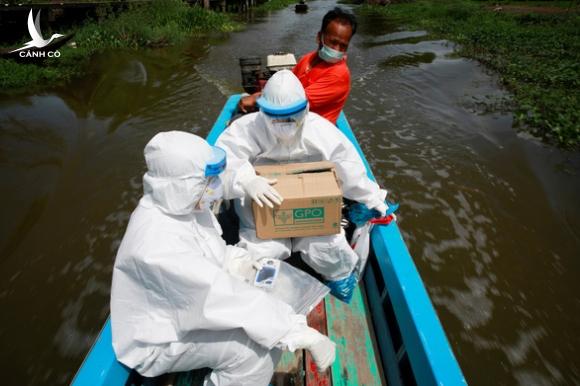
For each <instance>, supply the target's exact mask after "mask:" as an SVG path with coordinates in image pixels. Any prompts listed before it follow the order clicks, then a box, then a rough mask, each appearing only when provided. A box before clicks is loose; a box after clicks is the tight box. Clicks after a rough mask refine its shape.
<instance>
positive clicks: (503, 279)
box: [0, 1, 580, 385]
mask: <svg viewBox="0 0 580 386" xmlns="http://www.w3.org/2000/svg"><path fill="white" fill-rule="evenodd" d="M309 4H310V12H309V13H308V14H304V15H296V14H294V12H293V11H292V9H291V8H289V9H287V10H284V11H280V12H277V13H273V14H271V15H266V16H265V17H263V18H259V19H258V20H257V21H256V22H255V23H253V24H251V25H249V27H248V28H247V30H245V31H244V32H240V33H236V34H232V35H229V36H228V35H223V36H215V37H212V38H207V39H204V40H201V41H195V42H192V43H191V44H189V45H186V46H184V47H176V48H171V49H162V50H155V51H143V52H114V53H108V54H105V55H101V56H100V57H98V58H97V59H96V60H95V61H94V63H93V71H92V72H91V74H90V75H88V76H86V77H85V78H83V79H81V80H79V81H77V82H74V83H72V84H70V85H68V86H66V87H65V88H62V89H58V90H53V91H49V92H46V93H44V94H38V95H23V96H19V97H0V176H2V187H1V190H0V192H1V197H2V202H3V205H4V209H3V214H2V222H1V225H0V226H1V228H0V250H1V251H2V252H1V255H0V256H1V257H0V267H1V269H0V283H1V284H0V309H1V310H2V314H1V315H2V316H1V317H0V320H1V323H0V347H2V350H0V363H1V364H2V365H1V369H2V370H3V371H2V373H3V376H2V378H3V382H2V383H3V384H10V385H12V384H35V385H55V384H65V383H67V382H68V381H70V379H71V377H72V375H73V374H74V372H75V370H76V369H77V367H78V366H79V364H80V362H81V361H82V358H83V356H84V354H85V353H86V351H87V350H88V348H89V346H90V344H91V342H92V341H93V339H94V337H95V335H96V334H97V333H98V330H99V328H100V326H101V324H102V322H103V320H104V319H105V317H106V315H107V313H108V296H109V287H110V279H111V268H112V263H113V259H114V255H115V251H116V248H117V246H118V244H119V242H120V239H121V237H122V235H123V232H124V229H125V226H126V223H127V220H128V217H129V215H130V213H131V211H132V210H133V208H134V206H135V204H136V202H137V200H138V198H139V197H140V193H141V175H142V173H143V172H144V162H143V157H142V149H143V147H144V145H145V143H146V142H147V141H148V140H149V139H150V138H151V137H152V136H153V135H154V134H155V133H156V132H158V131H163V130H186V131H191V132H194V133H198V134H202V135H203V134H205V133H207V131H208V130H209V128H210V127H211V125H212V123H213V121H214V120H215V118H216V116H217V114H218V112H219V111H220V109H221V107H222V105H223V103H224V102H225V100H226V96H227V95H229V94H230V93H232V92H237V91H240V87H239V83H240V78H239V69H238V64H237V58H238V57H240V56H243V55H247V54H256V55H263V56H265V55H266V54H268V53H271V52H273V51H278V50H288V51H294V52H296V53H297V54H299V55H301V54H303V53H305V52H307V51H309V50H311V49H314V47H315V43H314V37H315V32H316V31H317V29H318V28H319V23H320V20H321V18H322V15H323V14H324V13H325V12H326V10H328V9H329V8H330V7H332V6H333V5H334V3H333V2H331V1H324V2H322V1H317V2H311V3H309ZM359 21H360V30H359V33H358V34H357V35H356V36H355V38H354V40H353V42H352V46H351V48H350V49H349V59H348V60H349V66H350V67H351V70H352V76H353V84H352V86H353V91H352V94H351V97H350V100H349V102H348V103H347V107H346V113H347V115H348V117H349V119H350V122H351V124H352V126H353V127H354V129H355V131H356V133H357V136H358V138H359V141H360V143H361V146H362V147H363V149H364V150H365V153H366V155H367V157H368V159H369V161H370V162H371V164H372V167H373V169H374V172H375V174H376V175H377V177H378V179H379V180H380V182H381V183H382V184H383V185H385V186H386V187H387V188H389V190H390V191H391V194H392V197H393V198H394V199H395V200H397V201H399V202H400V203H401V204H402V208H401V210H400V215H399V219H400V221H399V222H400V226H401V229H402V230H403V232H404V235H405V238H406V240H407V244H408V245H409V248H410V250H411V253H412V255H413V256H414V258H415V262H416V264H417V266H418V268H419V271H420V272H421V275H422V277H423V279H424V281H425V283H426V285H427V288H428V290H429V293H430V294H431V296H432V299H433V302H434V304H435V306H436V308H437V311H438V313H439V316H440V318H441V320H442V322H443V325H444V328H445V330H446V331H447V334H448V337H449V340H450V341H451V343H452V346H453V348H454V350H455V353H456V355H457V357H458V359H459V362H460V364H461V366H462V368H463V371H464V373H465V375H466V377H467V380H468V381H469V382H470V383H471V384H489V383H492V382H494V383H498V384H506V385H507V384H520V385H568V384H578V383H580V366H579V365H578V364H577V363H578V362H577V360H576V358H577V357H578V355H579V354H580V338H579V337H578V334H577V331H579V330H580V296H579V295H578V294H579V293H580V291H579V290H580V282H579V281H578V280H577V277H578V276H579V274H580V259H579V257H580V220H579V218H580V200H579V197H580V155H579V154H578V153H566V152H563V151H560V150H557V149H553V148H550V147H546V146H544V145H542V144H540V143H538V142H537V141H535V140H534V139H531V138H528V137H527V136H526V135H523V134H518V133H517V132H515V131H514V130H513V129H512V128H511V124H512V116H511V114H509V113H507V112H502V111H501V109H498V107H501V106H503V105H505V103H504V101H505V100H506V99H509V95H507V94H506V93H505V92H504V91H502V90H501V89H500V88H498V85H497V78H496V77H495V76H494V75H492V74H489V73H487V72H486V71H485V69H483V68H482V67H481V66H479V65H478V64H477V63H476V62H473V61H470V60H465V59H461V58H458V57H457V56H456V55H454V54H453V45H452V44H450V43H448V42H445V41H438V40H431V39H430V37H429V36H428V35H427V34H426V33H425V32H423V31H399V30H397V28H396V26H393V25H391V24H390V23H389V22H388V21H387V20H384V19H381V18H376V17H371V16H365V15H359Z"/></svg>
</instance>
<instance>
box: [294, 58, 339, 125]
mask: <svg viewBox="0 0 580 386" xmlns="http://www.w3.org/2000/svg"><path fill="white" fill-rule="evenodd" d="M317 54H318V51H312V52H309V53H308V54H306V55H304V56H303V57H302V58H301V59H300V61H299V62H298V64H296V66H295V67H294V69H293V70H292V72H294V75H296V76H297V77H298V79H300V82H301V83H302V86H304V89H305V90H306V98H307V99H308V102H309V103H310V111H314V112H315V113H318V114H320V115H322V116H323V117H324V118H326V119H328V120H329V121H330V122H332V123H334V124H336V120H337V119H338V115H339V114H340V111H341V110H342V108H343V107H344V104H345V102H346V98H347V97H348V94H349V92H350V71H349V70H348V67H347V65H346V58H345V59H343V60H341V61H340V62H338V63H335V64H330V63H327V62H324V61H322V62H320V63H317V64H316V65H315V66H314V67H311V66H310V62H311V60H312V58H313V56H314V55H317Z"/></svg>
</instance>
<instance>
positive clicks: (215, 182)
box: [194, 176, 224, 211]
mask: <svg viewBox="0 0 580 386" xmlns="http://www.w3.org/2000/svg"><path fill="white" fill-rule="evenodd" d="M223 195H224V187H223V185H222V180H221V179H220V178H219V177H217V176H216V177H211V179H210V180H209V182H208V184H207V186H206V188H205V190H204V192H203V193H202V195H201V197H200V199H199V202H198V203H197V205H196V206H195V209H194V210H195V211H204V210H206V209H209V208H210V207H211V204H212V203H213V202H214V201H217V200H219V199H220V198H222V197H223Z"/></svg>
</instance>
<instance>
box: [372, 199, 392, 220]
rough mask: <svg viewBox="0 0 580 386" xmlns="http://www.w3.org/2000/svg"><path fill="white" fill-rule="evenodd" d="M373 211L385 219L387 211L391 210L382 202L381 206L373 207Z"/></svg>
mask: <svg viewBox="0 0 580 386" xmlns="http://www.w3.org/2000/svg"><path fill="white" fill-rule="evenodd" d="M371 209H374V210H376V211H378V212H380V213H381V217H385V215H386V214H387V209H389V207H388V206H387V203H386V202H381V203H380V204H378V205H375V206H373V207H372V208H371Z"/></svg>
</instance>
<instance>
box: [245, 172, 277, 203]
mask: <svg viewBox="0 0 580 386" xmlns="http://www.w3.org/2000/svg"><path fill="white" fill-rule="evenodd" d="M276 182H277V180H275V179H274V180H270V179H267V178H264V177H261V176H255V177H252V178H249V179H248V180H246V181H243V182H240V183H241V185H242V188H243V189H244V191H245V192H246V194H247V195H248V196H250V197H251V198H252V200H254V201H255V202H256V204H258V206H259V207H260V208H262V207H263V206H264V204H266V205H267V206H269V207H270V208H273V207H274V204H276V205H280V204H281V203H282V201H284V198H283V197H282V196H281V195H280V193H278V192H277V191H276V189H274V188H273V187H272V186H271V185H273V184H275V183H276Z"/></svg>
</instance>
